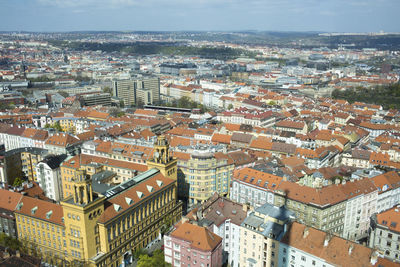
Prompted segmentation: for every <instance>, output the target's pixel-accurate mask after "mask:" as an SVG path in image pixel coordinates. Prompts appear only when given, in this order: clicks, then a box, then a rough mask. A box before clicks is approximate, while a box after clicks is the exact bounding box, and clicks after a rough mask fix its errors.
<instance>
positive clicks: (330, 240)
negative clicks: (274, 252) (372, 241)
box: [275, 222, 387, 267]
mask: <svg viewBox="0 0 400 267" xmlns="http://www.w3.org/2000/svg"><path fill="white" fill-rule="evenodd" d="M382 260H383V259H382V258H378V254H377V253H376V252H375V251H374V250H372V249H370V248H367V247H364V246H363V245H360V244H357V243H355V242H351V241H348V240H346V239H343V238H340V237H338V236H336V235H331V234H329V233H326V232H324V231H320V230H317V229H315V228H312V227H308V226H306V225H304V224H300V223H298V222H294V223H293V224H292V225H291V226H290V229H289V230H288V231H287V232H286V234H285V235H284V236H283V238H282V240H281V241H280V244H279V260H278V263H277V264H276V265H275V266H280V267H309V266H315V267H336V266H386V265H379V264H380V263H381V262H382ZM386 263H387V262H386Z"/></svg>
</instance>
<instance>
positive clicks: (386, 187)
mask: <svg viewBox="0 0 400 267" xmlns="http://www.w3.org/2000/svg"><path fill="white" fill-rule="evenodd" d="M371 180H372V182H373V183H374V185H375V186H376V188H377V189H378V203H377V208H376V212H378V213H379V212H381V211H384V210H388V209H390V208H392V207H394V206H395V205H397V204H398V203H400V176H399V175H398V174H397V172H395V171H390V172H387V173H383V174H380V175H377V176H375V177H372V178H371Z"/></svg>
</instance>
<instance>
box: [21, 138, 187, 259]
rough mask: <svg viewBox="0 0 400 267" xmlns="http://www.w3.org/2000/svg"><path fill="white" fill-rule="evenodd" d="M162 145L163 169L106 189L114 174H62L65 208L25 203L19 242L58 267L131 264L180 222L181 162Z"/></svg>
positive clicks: (94, 169)
mask: <svg viewBox="0 0 400 267" xmlns="http://www.w3.org/2000/svg"><path fill="white" fill-rule="evenodd" d="M159 140H160V142H159V145H160V147H159V148H160V149H161V147H162V148H163V149H164V151H161V150H159V153H160V155H159V156H160V157H161V158H159V159H156V161H157V164H158V168H159V169H155V168H150V169H149V170H147V171H146V172H143V173H141V174H139V175H137V176H135V177H133V178H131V179H129V180H127V181H125V182H123V183H121V184H119V185H115V186H112V185H109V184H107V183H101V182H102V181H103V180H102V179H104V177H110V175H109V174H110V173H111V174H113V173H112V172H111V171H108V170H103V169H102V168H101V166H100V165H98V164H85V165H84V166H83V165H82V166H81V165H80V164H79V167H78V168H64V169H65V170H66V172H62V182H63V188H65V187H64V186H65V185H68V190H67V191H66V192H68V194H67V196H66V197H65V198H64V199H63V200H62V201H61V202H60V204H54V203H50V202H46V201H42V200H38V199H32V198H29V197H24V198H23V200H22V201H21V203H19V204H18V207H17V211H16V213H17V227H18V236H19V237H20V238H21V240H24V241H26V242H27V243H28V244H29V247H31V253H36V252H37V251H38V252H39V253H41V254H42V256H43V259H44V261H45V262H47V263H53V264H55V265H58V266H61V265H63V264H64V263H65V264H67V265H76V266H107V267H109V266H111V267H116V266H120V265H121V264H122V263H123V262H125V263H128V262H131V261H132V256H133V252H134V251H135V250H137V249H140V248H143V247H145V246H147V244H149V242H151V241H152V240H154V239H155V238H157V237H158V236H159V234H160V231H161V230H163V229H167V228H168V227H169V226H170V225H171V224H173V223H175V222H176V221H178V220H179V219H180V218H181V215H182V203H181V202H178V201H177V184H176V183H177V182H176V171H175V172H173V171H172V170H176V160H173V159H172V158H168V157H167V156H166V155H169V152H168V149H169V148H168V144H167V143H166V142H163V141H162V140H163V139H162V138H160V139H159ZM170 161H172V162H175V163H172V164H171V162H170ZM67 170H68V171H67ZM163 173H165V174H166V175H164V174H163ZM168 175H170V177H169V176H168ZM39 202H40V203H39ZM43 234H44V235H43ZM35 248H37V249H35Z"/></svg>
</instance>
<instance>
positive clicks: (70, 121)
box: [53, 117, 79, 134]
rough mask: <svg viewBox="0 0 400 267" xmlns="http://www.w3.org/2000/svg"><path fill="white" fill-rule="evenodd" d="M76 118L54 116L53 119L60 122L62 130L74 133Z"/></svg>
mask: <svg viewBox="0 0 400 267" xmlns="http://www.w3.org/2000/svg"><path fill="white" fill-rule="evenodd" d="M78 119H79V118H74V117H65V118H54V119H53V120H56V122H55V123H59V124H60V127H61V129H62V131H63V132H67V133H72V134H75V133H76V125H75V123H76V121H77V120H78Z"/></svg>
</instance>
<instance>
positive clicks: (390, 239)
mask: <svg viewBox="0 0 400 267" xmlns="http://www.w3.org/2000/svg"><path fill="white" fill-rule="evenodd" d="M370 230H371V232H370V236H369V247H371V248H374V249H377V250H379V251H381V252H382V253H383V255H384V256H385V258H388V259H390V260H393V261H395V262H398V263H399V264H400V207H399V205H398V206H396V207H393V208H391V209H389V210H386V211H383V212H381V213H378V214H374V216H372V217H371V229H370Z"/></svg>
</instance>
